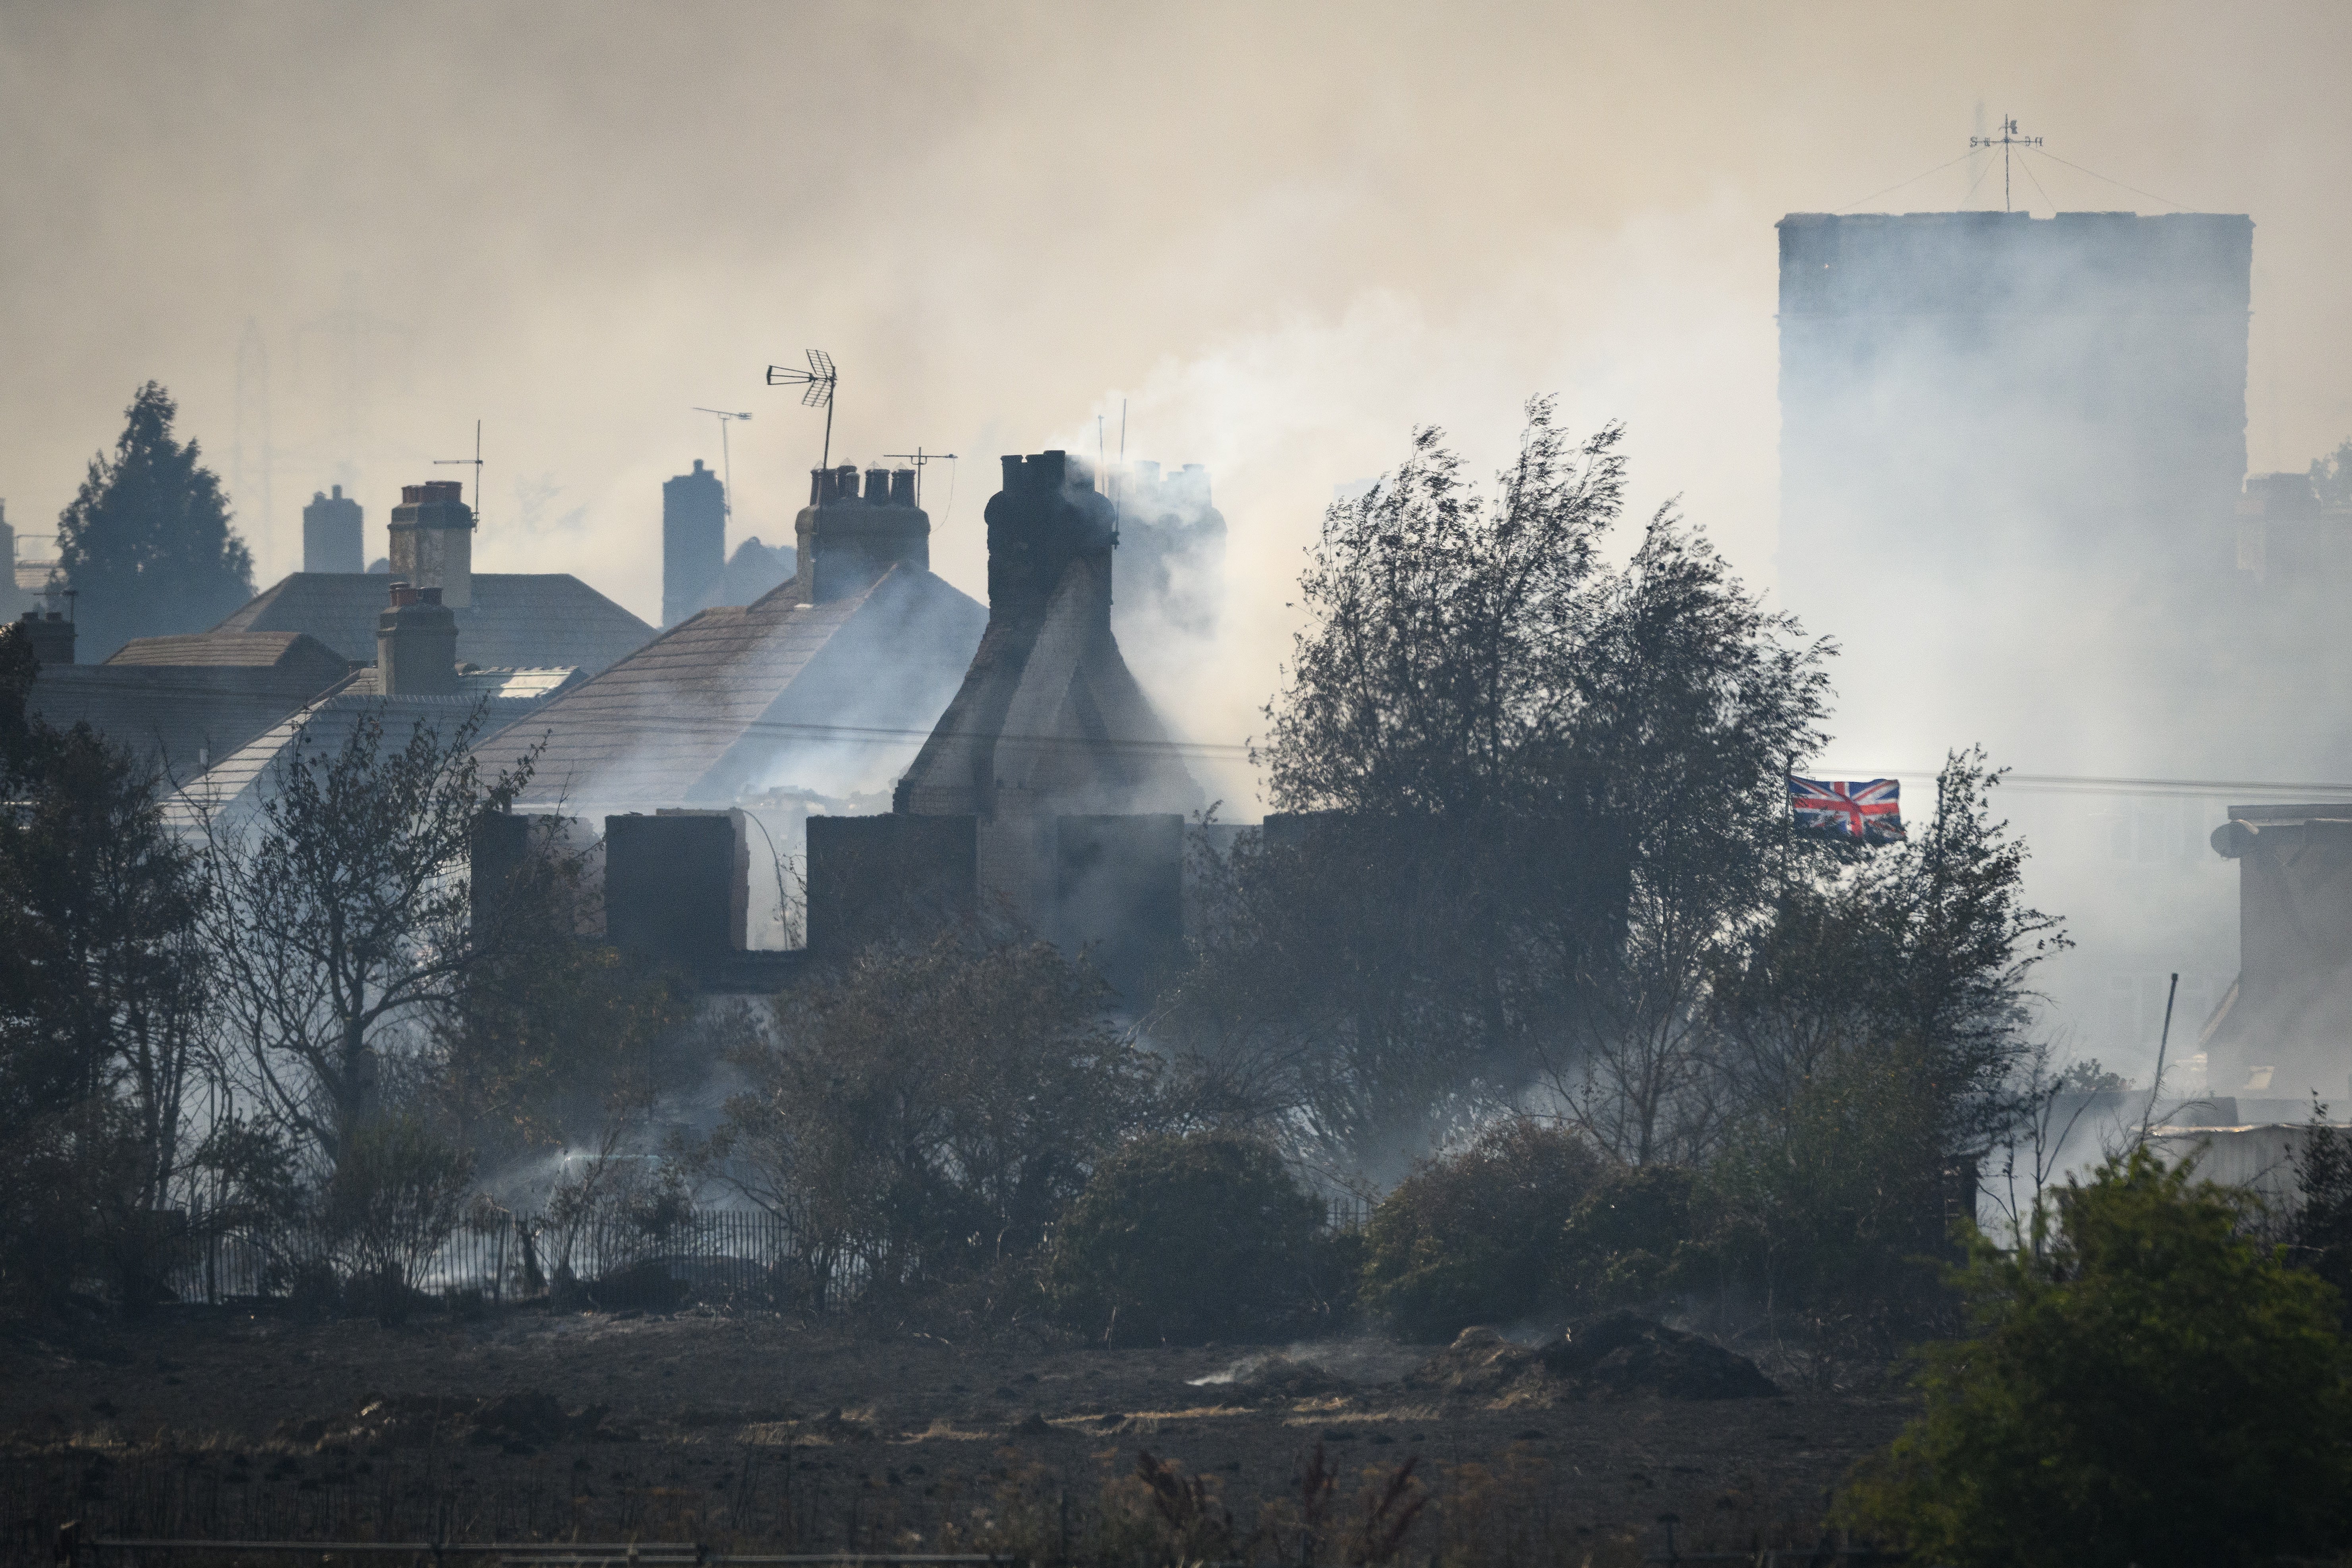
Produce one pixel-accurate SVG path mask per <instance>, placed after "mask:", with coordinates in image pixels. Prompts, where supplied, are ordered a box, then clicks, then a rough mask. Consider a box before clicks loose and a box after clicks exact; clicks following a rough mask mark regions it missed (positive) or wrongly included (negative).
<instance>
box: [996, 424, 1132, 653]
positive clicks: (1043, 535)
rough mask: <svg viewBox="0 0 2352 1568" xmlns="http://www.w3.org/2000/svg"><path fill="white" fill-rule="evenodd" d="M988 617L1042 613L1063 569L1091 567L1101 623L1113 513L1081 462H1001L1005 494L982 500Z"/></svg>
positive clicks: (1057, 458) (1042, 456) (1114, 532)
mask: <svg viewBox="0 0 2352 1568" xmlns="http://www.w3.org/2000/svg"><path fill="white" fill-rule="evenodd" d="M987 516H988V616H989V620H990V621H991V622H992V623H993V622H994V621H996V619H997V618H998V617H999V616H1024V615H1030V614H1036V613H1042V612H1043V611H1044V609H1045V601H1046V599H1047V598H1048V597H1050V596H1051V595H1052V594H1053V592H1054V589H1055V586H1056V585H1057V584H1059V583H1060V582H1061V581H1062V575H1063V574H1064V573H1066V571H1068V570H1069V567H1070V563H1072V562H1074V561H1078V560H1088V561H1092V562H1095V563H1097V567H1098V569H1097V573H1096V576H1097V580H1098V581H1099V582H1100V583H1101V584H1103V586H1104V589H1105V593H1104V595H1103V596H1102V600H1101V605H1100V610H1101V614H1102V616H1104V624H1105V625H1106V626H1107V625H1108V617H1109V615H1110V596H1109V594H1108V587H1109V584H1110V572H1111V552H1112V550H1113V549H1115V548H1116V547H1117V546H1118V517H1117V514H1116V513H1115V512H1114V511H1113V510H1112V508H1111V504H1110V501H1109V500H1108V498H1107V497H1105V496H1103V495H1102V494H1101V493H1100V492H1099V491H1097V489H1095V484H1094V473H1093V470H1092V469H1091V468H1088V467H1087V461H1086V459H1085V458H1078V457H1073V456H1072V455H1071V454H1069V453H1067V452H1039V453H1037V454H1035V455H1034V456H1032V457H1026V458H1023V457H1008V458H1005V459H1004V488H1003V489H1002V490H999V491H998V492H997V493H996V494H995V495H993V496H992V497H990V498H989V502H988V512H987Z"/></svg>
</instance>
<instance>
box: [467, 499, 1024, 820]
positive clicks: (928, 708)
mask: <svg viewBox="0 0 2352 1568" xmlns="http://www.w3.org/2000/svg"><path fill="white" fill-rule="evenodd" d="M797 531H798V534H799V542H800V549H799V552H798V557H797V569H796V572H795V574H794V575H793V577H792V578H790V579H789V580H787V581H786V582H785V583H784V584H782V585H781V586H779V587H777V588H775V589H773V590H772V591H771V592H770V593H768V594H766V595H763V596H761V598H759V599H758V600H756V601H754V602H753V603H751V604H750V605H729V606H722V607H719V608H715V609H707V610H703V611H701V612H700V613H699V614H698V615H695V616H692V617H691V618H689V619H688V620H686V621H684V622H682V623H680V624H679V625H678V626H675V627H673V628H672V629H671V630H669V631H667V632H665V633H663V634H662V635H661V636H660V637H656V638H655V639H654V640H653V641H652V642H650V643H648V644H647V645H646V647H642V648H640V649H638V650H637V651H636V652H635V653H633V654H631V655H629V656H628V657H627V658H623V659H621V660H620V661H619V662H617V663H616V664H614V666H613V667H612V668H609V669H607V670H605V671H604V673H603V674H601V675H598V676H596V677H595V678H594V679H591V680H588V681H586V682H585V683H583V685H581V686H580V687H578V688H577V689H574V690H572V691H570V692H567V693H565V694H564V695H563V696H562V697H560V698H559V699H557V700H555V701H553V702H551V703H550V704H549V705H548V706H547V707H546V709H544V710H541V711H540V712H538V713H535V714H533V715H532V716H531V719H530V729H529V732H528V734H527V735H525V734H523V733H522V732H521V731H518V732H517V733H516V736H515V739H517V740H532V741H537V740H541V739H543V740H544V742H545V749H544V750H543V751H542V752H541V756H540V760H539V764H538V770H537V773H536V790H535V792H534V793H535V794H543V795H545V796H546V797H547V799H548V800H549V801H553V800H555V799H558V798H560V799H562V801H563V802H565V803H566V805H567V809H585V810H589V811H592V812H596V811H615V812H617V811H626V810H640V811H649V810H656V809H661V808H665V807H695V806H727V805H734V804H736V803H737V802H738V801H739V800H740V798H741V797H742V796H743V795H745V794H746V793H747V792H755V791H760V790H764V789H769V788H772V787H776V786H779V785H796V786H800V787H803V788H807V789H814V790H824V791H826V792H827V793H835V794H840V793H848V792H850V791H853V790H856V789H858V788H860V787H862V786H863V785H864V784H866V783H868V782H872V783H876V784H878V783H879V782H880V781H882V780H883V779H886V778H887V774H888V769H889V766H890V763H891V762H892V761H893V760H894V759H895V758H897V757H901V756H904V755H905V754H906V750H907V747H908V743H909V742H910V740H911V739H912V738H913V737H915V736H918V735H919V734H920V733H921V732H922V731H924V730H926V729H927V728H928V727H929V724H930V722H931V721H932V720H933V719H934V718H936V717H937V716H938V714H939V711H940V709H941V708H942V707H944V706H945V705H946V703H947V701H948V699H949V698H950V696H951V695H952V694H953V692H954V690H955V685H956V681H957V679H958V678H959V677H960V676H961V673H962V671H963V668H964V666H965V664H966V663H967V662H968V661H969V660H970V659H971V652H972V648H973V647H974V646H975V645H976V644H978V642H979V641H980V636H981V628H982V625H983V624H984V623H985V622H986V620H987V612H986V611H985V610H983V609H982V607H981V606H980V605H978V604H977V603H975V602H974V601H973V600H972V599H971V597H970V596H969V595H965V594H963V593H961V592H960V591H958V590H957V589H955V588H953V587H951V586H950V585H949V584H947V583H946V582H945V581H943V580H941V579H940V578H939V577H936V576H934V575H932V574H931V571H930V533H931V525H930V520H929V518H928V517H926V516H925V515H924V514H923V512H922V511H921V510H919V509H918V508H917V507H916V506H915V504H914V478H913V474H912V473H911V471H909V470H904V469H901V470H898V472H896V473H893V472H890V471H887V470H884V469H880V468H877V469H874V470H872V471H871V472H869V473H868V474H867V475H866V483H865V491H864V494H863V495H861V494H860V493H859V487H858V474H857V470H856V468H850V467H845V468H834V469H818V470H816V471H814V473H812V475H811V476H810V487H809V505H808V506H807V507H806V508H805V509H803V510H802V512H801V514H800V517H799V519H798V521H797ZM505 739H506V738H505V737H501V738H500V740H501V744H503V743H504V742H505Z"/></svg>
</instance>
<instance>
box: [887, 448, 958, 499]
mask: <svg viewBox="0 0 2352 1568" xmlns="http://www.w3.org/2000/svg"><path fill="white" fill-rule="evenodd" d="M882 457H883V458H884V460H885V461H887V462H902V463H908V464H911V465H913V467H914V469H915V504H916V505H917V506H920V505H922V504H923V470H924V469H925V468H929V466H930V465H931V464H933V463H952V462H954V461H955V460H956V455H955V454H954V453H953V452H926V451H924V450H923V449H922V448H921V447H916V448H915V449H914V450H913V451H911V452H885V453H883V454H882Z"/></svg>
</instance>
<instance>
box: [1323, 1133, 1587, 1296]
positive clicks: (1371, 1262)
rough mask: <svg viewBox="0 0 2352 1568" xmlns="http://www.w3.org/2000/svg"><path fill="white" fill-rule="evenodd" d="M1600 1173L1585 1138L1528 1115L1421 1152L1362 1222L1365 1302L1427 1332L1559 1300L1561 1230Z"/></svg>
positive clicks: (1563, 1231) (1562, 1233) (1575, 1212)
mask: <svg viewBox="0 0 2352 1568" xmlns="http://www.w3.org/2000/svg"><path fill="white" fill-rule="evenodd" d="M1604 1173H1605V1163H1604V1162H1603V1161H1602V1160H1601V1157H1600V1156H1599V1155H1597V1154H1595V1153H1594V1152H1593V1151H1592V1147H1591V1144H1590V1143H1588V1142H1585V1140H1584V1139H1583V1138H1582V1137H1581V1136H1580V1135H1579V1134H1577V1133H1576V1132H1574V1131H1570V1130H1569V1129H1566V1128H1563V1127H1560V1126H1559V1125H1558V1124H1556V1123H1549V1122H1543V1121H1534V1120H1532V1119H1528V1118H1517V1119H1513V1120H1510V1121H1501V1122H1497V1123H1496V1124H1495V1125H1493V1126H1490V1127H1488V1128H1487V1129H1486V1131H1483V1132H1481V1133H1480V1134H1478V1136H1477V1137H1476V1138H1475V1139H1474V1140H1472V1141H1471V1142H1469V1143H1468V1144H1467V1145H1465V1147H1463V1148H1461V1149H1459V1150H1456V1151H1454V1152H1450V1153H1447V1154H1444V1155H1441V1156H1438V1157H1436V1158H1433V1159H1430V1160H1425V1161H1423V1162H1422V1163H1420V1164H1419V1165H1417V1166H1416V1167H1415V1168H1414V1170H1413V1172H1412V1174H1411V1175H1409V1176H1407V1177H1406V1178H1405V1179H1404V1180H1403V1181H1402V1182H1401V1183H1399V1184H1397V1188H1396V1190H1395V1191H1394V1192H1392V1193H1391V1194H1389V1195H1388V1197H1387V1198H1386V1199H1385V1200H1384V1201H1383V1202H1382V1203H1381V1205H1380V1207H1379V1208H1377V1209H1375V1210H1374V1211H1373V1213H1372V1218H1371V1223H1370V1226H1367V1227H1366V1237H1365V1241H1366V1249H1365V1259H1364V1285H1363V1291H1362V1300H1363V1303H1364V1305H1365V1307H1366V1308H1367V1310H1370V1311H1371V1312H1372V1313H1373V1314H1374V1315H1376V1316H1378V1317H1381V1318H1383V1319H1385V1320H1386V1321H1389V1322H1390V1323H1391V1325H1393V1326H1394V1328H1395V1329H1396V1331H1397V1332H1399V1333H1400V1334H1402V1335H1403V1336H1404V1337H1405V1338H1407V1339H1411V1340H1420V1341H1425V1342H1429V1341H1441V1340H1449V1339H1451V1338H1453V1337H1454V1334H1456V1333H1458V1332H1459V1331H1461V1330H1463V1329H1464V1328H1466V1327H1468V1326H1469V1325H1470V1324H1472V1323H1481V1322H1484V1323H1507V1322H1512V1321H1517V1320H1518V1319H1521V1318H1527V1317H1530V1316H1533V1315H1535V1314H1536V1313H1538V1312H1540V1311H1542V1310H1545V1309H1546V1308H1547V1307H1549V1306H1552V1305H1554V1304H1555V1303H1556V1300H1557V1298H1556V1297H1555V1295H1554V1293H1553V1285H1554V1276H1555V1272H1556V1271H1557V1269H1558V1268H1559V1264H1560V1261H1561V1258H1562V1256H1563V1247H1562V1240H1563V1236H1564V1233H1565V1231H1566V1229H1567V1227H1568V1225H1569V1222H1570V1220H1571V1219H1572V1218H1573V1217H1574V1216H1575V1215H1576V1214H1577V1212H1578V1209H1579V1207H1580V1205H1582V1204H1583V1203H1584V1202H1585V1201H1586V1199H1587V1198H1588V1197H1589V1196H1590V1195H1591V1193H1592V1192H1593V1191H1594V1189H1595V1188H1596V1187H1598V1186H1599V1185H1601V1182H1602V1180H1603V1176H1604Z"/></svg>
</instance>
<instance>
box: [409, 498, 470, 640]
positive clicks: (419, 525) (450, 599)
mask: <svg viewBox="0 0 2352 1568" xmlns="http://www.w3.org/2000/svg"><path fill="white" fill-rule="evenodd" d="M463 489H464V487H463V486H461V485H459V484H458V483H457V480H455V479H428V480H427V481H425V483H424V484H421V485H403V486H401V487H400V504H399V505H398V506H396V507H394V508H393V509H392V574H393V575H394V576H395V577H404V578H406V579H407V580H408V581H409V582H411V583H413V584H415V585H416V586H417V587H419V588H435V589H438V590H439V591H440V595H441V597H440V601H439V602H440V603H441V604H443V605H447V606H449V607H451V608H454V609H460V610H462V609H464V608H466V607H467V605H471V604H472V603H473V602H474V514H473V512H472V510H470V509H468V508H467V505H466V503H465V502H464V501H463V500H459V499H458V497H459V495H460V494H461V493H462V491H463Z"/></svg>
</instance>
